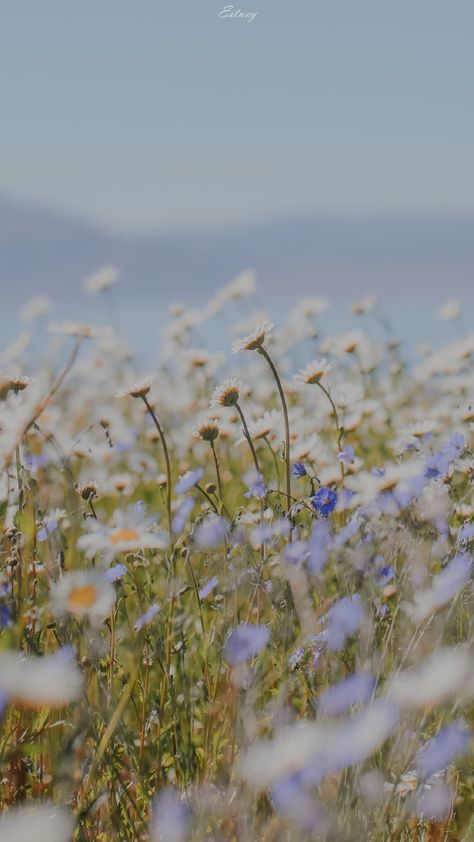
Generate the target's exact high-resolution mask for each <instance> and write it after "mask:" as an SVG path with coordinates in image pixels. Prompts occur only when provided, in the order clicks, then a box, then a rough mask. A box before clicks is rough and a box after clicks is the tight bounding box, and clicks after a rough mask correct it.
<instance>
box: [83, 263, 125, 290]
mask: <svg viewBox="0 0 474 842" xmlns="http://www.w3.org/2000/svg"><path fill="white" fill-rule="evenodd" d="M119 275H120V272H119V270H118V269H117V267H116V266H104V267H103V268H102V269H99V270H98V271H97V272H94V274H93V275H90V276H89V277H88V278H86V279H85V281H84V289H85V291H86V292H88V293H89V295H97V293H98V292H102V291H103V290H104V289H108V288H109V287H111V286H112V285H113V284H116V283H117V281H118V279H119Z"/></svg>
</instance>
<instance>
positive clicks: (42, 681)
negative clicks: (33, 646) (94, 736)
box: [0, 650, 84, 709]
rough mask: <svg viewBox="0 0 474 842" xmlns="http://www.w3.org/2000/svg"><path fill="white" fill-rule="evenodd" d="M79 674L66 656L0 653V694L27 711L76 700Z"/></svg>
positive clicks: (80, 687) (58, 653)
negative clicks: (27, 709) (26, 708)
mask: <svg viewBox="0 0 474 842" xmlns="http://www.w3.org/2000/svg"><path fill="white" fill-rule="evenodd" d="M83 683H84V680H83V675H82V673H81V671H80V669H79V667H78V666H77V664H76V662H75V661H74V660H72V659H71V657H69V653H67V652H65V651H63V650H59V651H58V652H55V653H54V655H42V656H41V657H36V656H34V655H24V654H23V653H22V652H12V651H3V652H0V691H1V692H2V693H4V694H5V696H6V697H7V699H8V700H9V701H10V702H12V703H15V704H18V705H21V706H23V707H28V708H35V709H36V708H41V707H52V708H54V707H62V706H63V705H68V704H70V702H74V701H75V700H76V699H78V698H80V696H81V694H82V689H83Z"/></svg>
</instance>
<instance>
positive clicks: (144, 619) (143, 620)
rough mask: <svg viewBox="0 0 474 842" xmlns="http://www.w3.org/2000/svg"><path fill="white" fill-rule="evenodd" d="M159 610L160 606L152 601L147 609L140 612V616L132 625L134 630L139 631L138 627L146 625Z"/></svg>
mask: <svg viewBox="0 0 474 842" xmlns="http://www.w3.org/2000/svg"><path fill="white" fill-rule="evenodd" d="M159 610H160V606H159V605H157V604H156V602H154V603H153V605H150V607H149V608H148V610H147V611H145V613H144V614H142V616H141V617H139V618H138V620H136V621H135V623H134V626H133V628H134V629H135V631H140V629H142V628H143V626H147V625H148V623H151V621H152V620H153V618H154V617H156V615H157V614H158V611H159Z"/></svg>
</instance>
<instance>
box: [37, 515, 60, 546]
mask: <svg viewBox="0 0 474 842" xmlns="http://www.w3.org/2000/svg"><path fill="white" fill-rule="evenodd" d="M57 528H58V522H57V520H46V521H45V522H44V526H42V527H41V528H40V529H38V532H37V534H36V539H37V540H38V541H47V540H48V537H49V536H50V535H51V534H52V533H53V532H54V531H55V530H56V529H57Z"/></svg>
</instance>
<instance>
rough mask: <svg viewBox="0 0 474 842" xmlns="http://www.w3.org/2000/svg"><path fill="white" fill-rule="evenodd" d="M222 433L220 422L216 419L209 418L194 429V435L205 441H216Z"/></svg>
mask: <svg viewBox="0 0 474 842" xmlns="http://www.w3.org/2000/svg"><path fill="white" fill-rule="evenodd" d="M220 431H221V428H220V426H219V422H218V420H217V419H216V418H207V419H206V420H205V421H201V423H200V424H198V425H197V426H196V427H195V428H194V430H193V435H195V436H196V438H200V439H202V440H203V441H215V440H216V439H217V438H218V436H219V433H220Z"/></svg>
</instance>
